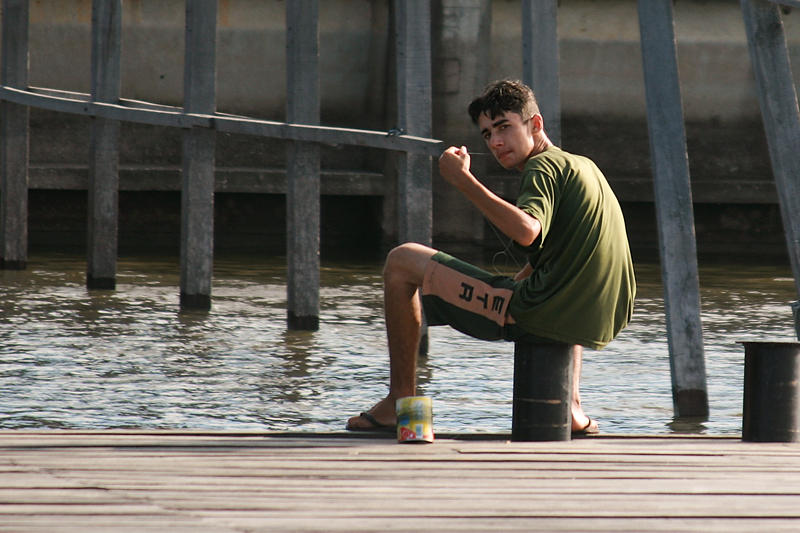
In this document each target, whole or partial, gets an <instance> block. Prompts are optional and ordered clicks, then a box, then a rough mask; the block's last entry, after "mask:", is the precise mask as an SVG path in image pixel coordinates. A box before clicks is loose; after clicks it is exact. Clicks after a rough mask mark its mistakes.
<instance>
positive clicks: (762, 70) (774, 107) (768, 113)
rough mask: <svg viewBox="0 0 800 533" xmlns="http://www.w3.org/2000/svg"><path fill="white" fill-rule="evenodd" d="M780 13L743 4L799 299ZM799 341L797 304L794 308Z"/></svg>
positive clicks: (792, 94) (796, 174)
mask: <svg viewBox="0 0 800 533" xmlns="http://www.w3.org/2000/svg"><path fill="white" fill-rule="evenodd" d="M778 10H779V8H778V6H776V5H773V4H770V3H769V2H766V1H762V0H742V14H743V16H744V23H745V30H746V33H747V43H748V49H749V51H750V61H751V63H752V65H753V73H754V74H755V79H756V87H757V89H758V91H757V92H758V103H759V106H760V107H761V116H762V119H763V121H764V131H765V133H766V136H767V145H768V147H769V155H770V161H771V163H772V173H773V176H774V177H775V184H776V186H777V189H778V200H779V203H780V206H781V218H782V220H783V231H784V235H785V236H786V247H787V250H788V253H789V262H790V263H791V265H792V273H793V274H794V281H795V288H796V290H797V294H798V296H800V157H798V152H797V149H798V146H800V112H799V111H798V104H797V91H796V89H795V86H794V78H793V77H792V69H791V63H790V59H789V52H788V49H787V46H786V37H785V36H784V33H783V22H782V20H781V15H780V12H779V11H778ZM794 308H795V311H794V313H795V314H794V317H795V329H796V331H797V337H798V339H800V312H798V309H800V302H796V303H795V304H794Z"/></svg>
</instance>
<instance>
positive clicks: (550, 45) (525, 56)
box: [522, 0, 561, 146]
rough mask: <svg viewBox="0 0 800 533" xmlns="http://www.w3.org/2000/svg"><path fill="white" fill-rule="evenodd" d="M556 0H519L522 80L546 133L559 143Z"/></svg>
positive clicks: (559, 115) (559, 113)
mask: <svg viewBox="0 0 800 533" xmlns="http://www.w3.org/2000/svg"><path fill="white" fill-rule="evenodd" d="M558 62H559V53H558V0H522V80H523V81H524V82H525V83H526V84H527V85H528V86H529V87H531V88H532V89H533V91H534V94H535V95H536V100H537V102H538V103H539V108H540V110H541V113H542V117H543V118H544V128H545V131H546V132H547V136H548V137H549V138H550V140H551V141H552V142H553V144H555V145H556V146H561V96H560V93H559V77H558V76H559V74H558V72H559V68H558Z"/></svg>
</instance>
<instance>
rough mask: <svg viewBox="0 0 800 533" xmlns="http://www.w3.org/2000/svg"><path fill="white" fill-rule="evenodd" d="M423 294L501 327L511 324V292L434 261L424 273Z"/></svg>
mask: <svg viewBox="0 0 800 533" xmlns="http://www.w3.org/2000/svg"><path fill="white" fill-rule="evenodd" d="M422 292H423V294H432V295H436V296H438V297H439V298H441V299H442V300H444V301H446V302H447V303H449V304H450V305H454V306H456V307H458V308H460V309H463V310H465V311H469V312H471V313H475V314H477V315H481V316H483V317H485V318H488V319H489V320H491V321H492V322H495V323H496V324H498V325H500V326H504V325H505V324H506V323H507V322H509V320H508V319H509V318H510V317H507V316H506V314H507V311H508V302H509V301H510V300H511V295H512V294H513V293H512V291H511V289H505V288H499V287H492V286H491V285H489V284H488V283H485V282H483V281H480V280H478V279H475V278H471V277H469V276H467V275H466V274H462V273H461V272H459V271H458V270H455V269H452V268H450V267H448V266H446V265H443V264H441V263H437V262H436V261H431V262H430V263H429V265H428V269H427V270H426V271H425V278H424V281H423V284H422Z"/></svg>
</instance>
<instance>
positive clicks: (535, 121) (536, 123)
mask: <svg viewBox="0 0 800 533" xmlns="http://www.w3.org/2000/svg"><path fill="white" fill-rule="evenodd" d="M530 123H531V131H532V132H533V133H538V132H540V131H542V129H543V128H544V119H543V118H542V115H541V114H539V113H535V114H534V115H533V116H532V117H531V120H530Z"/></svg>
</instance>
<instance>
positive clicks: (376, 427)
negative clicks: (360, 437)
mask: <svg viewBox="0 0 800 533" xmlns="http://www.w3.org/2000/svg"><path fill="white" fill-rule="evenodd" d="M358 416H360V417H361V418H363V419H364V420H366V421H367V422H369V423H370V424H371V425H370V426H368V427H354V426H351V425H350V424H348V425H347V427H346V428H345V429H347V430H348V431H380V432H386V433H391V432H393V431H396V430H397V425H395V424H391V425H390V424H381V423H380V422H378V420H377V419H376V418H375V417H374V416H372V415H371V414H369V413H366V412H364V413H361V414H359V415H358Z"/></svg>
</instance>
